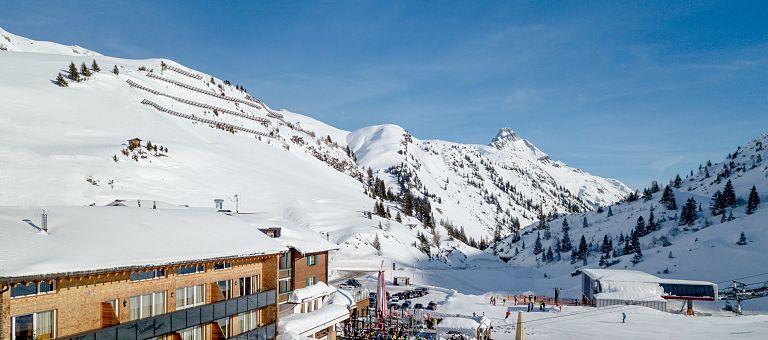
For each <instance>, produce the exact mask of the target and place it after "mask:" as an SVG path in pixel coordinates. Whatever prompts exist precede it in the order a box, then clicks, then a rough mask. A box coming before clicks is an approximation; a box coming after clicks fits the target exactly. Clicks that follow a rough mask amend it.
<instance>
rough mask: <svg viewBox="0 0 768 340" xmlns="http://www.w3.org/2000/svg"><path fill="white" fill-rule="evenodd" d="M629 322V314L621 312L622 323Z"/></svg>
mask: <svg viewBox="0 0 768 340" xmlns="http://www.w3.org/2000/svg"><path fill="white" fill-rule="evenodd" d="M626 322H627V313H624V312H621V323H626Z"/></svg>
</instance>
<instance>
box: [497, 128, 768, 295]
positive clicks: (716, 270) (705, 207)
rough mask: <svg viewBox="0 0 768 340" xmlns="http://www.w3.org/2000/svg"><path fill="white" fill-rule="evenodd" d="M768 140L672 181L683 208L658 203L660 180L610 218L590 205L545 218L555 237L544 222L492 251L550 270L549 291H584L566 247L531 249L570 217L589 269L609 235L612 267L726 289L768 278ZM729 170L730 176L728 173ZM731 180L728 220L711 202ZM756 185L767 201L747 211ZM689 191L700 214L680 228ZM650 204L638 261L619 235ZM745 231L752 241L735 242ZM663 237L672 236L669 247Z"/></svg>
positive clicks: (559, 232) (549, 243) (615, 208)
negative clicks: (546, 256)
mask: <svg viewBox="0 0 768 340" xmlns="http://www.w3.org/2000/svg"><path fill="white" fill-rule="evenodd" d="M766 146H768V134H764V135H762V136H759V137H758V138H756V139H754V140H752V141H750V142H748V143H747V144H745V145H742V146H739V147H738V148H737V149H736V151H734V152H733V153H731V154H730V155H728V156H727V157H726V158H725V159H724V160H723V161H722V162H719V163H714V164H711V165H709V166H707V165H706V163H703V164H702V167H701V169H700V170H699V169H695V170H693V171H692V172H690V173H688V175H687V176H685V175H683V176H682V178H681V183H680V187H679V188H674V186H673V185H672V184H670V188H672V189H673V193H674V196H675V199H676V202H677V206H678V209H677V210H670V209H667V207H666V206H665V205H664V204H661V203H660V202H659V200H660V198H661V196H662V193H663V188H664V186H665V184H662V185H661V188H662V191H660V192H657V193H654V194H653V195H652V198H650V199H649V200H647V201H646V200H645V199H643V198H639V199H638V200H637V201H634V202H622V203H618V204H615V205H612V206H610V211H611V213H612V216H608V211H609V209H608V208H607V207H606V208H605V209H604V210H603V211H602V212H597V211H590V212H587V213H579V214H572V215H567V216H561V217H558V218H555V219H552V220H550V221H548V222H547V226H548V228H549V231H550V233H551V239H549V240H546V239H545V237H544V235H545V232H546V230H545V229H539V228H538V224H534V225H531V228H529V229H527V230H526V232H525V233H523V234H522V235H521V237H520V240H519V241H517V242H514V238H513V237H509V238H507V239H505V240H503V241H501V242H498V243H497V244H494V245H492V247H491V248H490V249H489V252H492V253H496V254H498V255H500V256H503V257H505V258H510V260H509V263H510V264H511V265H512V266H514V267H516V268H528V269H531V270H534V271H536V272H538V275H542V276H543V274H544V273H547V274H548V276H549V278H550V279H549V280H551V281H550V283H547V284H546V287H541V288H543V290H544V291H548V290H549V289H550V288H552V287H555V286H558V285H561V287H562V286H567V287H569V289H570V291H571V294H573V295H575V296H577V297H578V287H577V284H578V282H576V281H577V280H572V279H571V278H570V275H569V274H570V273H572V272H574V271H575V270H576V269H578V268H580V267H582V266H583V261H577V262H576V263H573V264H571V261H570V252H567V253H565V252H564V253H561V258H562V259H561V260H560V261H554V262H552V263H544V262H543V261H542V255H534V254H533V249H534V245H535V242H536V238H537V236H538V235H541V243H542V245H543V250H545V251H546V250H547V249H548V248H550V247H551V248H553V249H554V248H555V243H556V241H557V240H558V239H562V237H563V234H564V232H563V227H562V226H563V220H564V219H567V221H568V224H569V227H570V229H569V235H570V239H571V242H572V244H573V246H574V247H578V244H579V241H580V239H581V237H582V236H584V237H585V240H586V242H587V243H589V244H590V256H589V257H588V258H587V267H589V268H596V267H598V265H599V258H600V255H601V251H600V247H601V244H602V243H603V239H604V236H606V235H607V236H608V239H610V240H612V242H613V247H614V249H618V250H619V252H618V254H616V255H617V256H618V257H616V258H613V257H612V258H610V259H608V261H609V262H613V261H617V263H616V264H614V265H612V266H611V268H619V269H621V268H633V269H638V270H641V271H645V272H648V273H652V274H654V275H657V276H660V277H666V278H680V279H693V280H708V281H711V282H716V283H719V284H720V285H721V287H725V286H728V285H730V284H731V281H730V280H732V279H737V278H742V277H747V276H752V275H756V274H761V275H759V276H755V277H752V278H749V279H747V280H746V282H747V283H749V282H757V281H764V280H767V279H768V276H766V274H765V272H766V271H765V270H764V269H765V265H764V260H763V257H764V256H763V254H764V252H765V249H768V228H766V224H765V221H766V219H768V206H766V203H765V202H766V200H767V199H768V163H765V161H762V159H765V157H768V148H766ZM725 169H728V171H726V170H725ZM726 172H729V173H730V174H729V175H727V176H726ZM707 173H708V174H709V177H707ZM718 175H719V177H720V179H719V180H718ZM728 180H730V181H731V182H732V184H733V187H734V191H735V194H736V198H737V200H736V207H734V208H727V209H726V213H725V215H726V218H725V220H724V221H723V218H722V215H719V216H712V215H711V212H710V209H709V206H710V201H711V197H712V195H713V193H714V192H715V191H717V190H720V191H722V190H723V189H724V187H725V184H726V182H727V181H728ZM752 186H755V187H756V189H757V192H758V194H759V196H760V198H761V200H762V204H761V205H760V206H758V208H757V210H756V211H755V213H754V214H751V215H747V214H746V202H747V199H748V194H749V192H750V189H751V188H752ZM691 197H692V198H694V200H695V201H696V202H697V204H700V206H701V208H702V211H698V212H697V216H698V218H697V219H696V221H695V223H694V224H693V225H683V226H680V225H679V223H678V218H679V215H680V213H681V208H682V206H683V205H684V204H685V202H686V201H687V200H688V199H689V198H691ZM651 208H653V213H654V220H655V221H656V222H657V223H658V224H659V225H660V227H659V228H658V230H656V231H653V232H650V233H649V234H648V235H646V236H643V237H640V238H639V241H640V245H641V249H642V253H643V259H642V262H639V263H637V265H633V264H632V262H631V259H632V257H633V256H634V255H624V256H622V255H621V249H622V248H623V247H624V243H623V242H620V241H619V238H620V237H621V235H624V236H628V235H630V234H631V230H632V229H633V228H634V227H635V226H636V224H637V219H638V217H640V216H642V217H643V219H644V221H645V222H646V224H647V222H648V221H649V217H650V211H651ZM731 213H732V214H733V218H732V220H730V221H729V220H728V219H727V216H728V215H730V214H731ZM585 217H586V220H587V225H588V226H587V227H586V228H585V227H583V220H584V218H585ZM742 232H743V233H744V234H745V236H746V238H747V240H748V243H747V244H746V245H737V244H736V243H737V241H739V236H740V233H742ZM665 240H666V241H668V244H666V246H665ZM523 243H525V248H523ZM670 254H671V256H672V257H671V258H670ZM611 255H613V254H611ZM538 275H537V276H538ZM766 300H767V299H758V300H754V301H750V302H749V304H753V305H756V306H759V307H760V308H762V309H766V308H768V301H766Z"/></svg>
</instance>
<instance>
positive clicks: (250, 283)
mask: <svg viewBox="0 0 768 340" xmlns="http://www.w3.org/2000/svg"><path fill="white" fill-rule="evenodd" d="M239 283H240V296H243V295H248V294H253V293H256V292H258V291H259V289H261V277H260V276H259V275H256V276H246V277H241V278H240V280H239Z"/></svg>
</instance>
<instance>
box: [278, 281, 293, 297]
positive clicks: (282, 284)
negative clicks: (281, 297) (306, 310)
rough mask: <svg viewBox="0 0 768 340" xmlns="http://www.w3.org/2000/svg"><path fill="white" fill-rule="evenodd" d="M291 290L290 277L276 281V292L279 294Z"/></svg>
mask: <svg viewBox="0 0 768 340" xmlns="http://www.w3.org/2000/svg"><path fill="white" fill-rule="evenodd" d="M290 291H291V278H290V277H289V278H286V279H281V280H280V281H278V282H277V292H278V293H280V294H283V293H288V292H290Z"/></svg>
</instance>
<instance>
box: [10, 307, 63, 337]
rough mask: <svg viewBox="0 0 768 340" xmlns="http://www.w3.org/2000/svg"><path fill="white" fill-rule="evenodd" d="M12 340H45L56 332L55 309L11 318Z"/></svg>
mask: <svg viewBox="0 0 768 340" xmlns="http://www.w3.org/2000/svg"><path fill="white" fill-rule="evenodd" d="M11 328H12V329H11V335H12V338H11V339H12V340H32V339H35V340H46V339H53V338H54V337H55V336H56V334H55V332H56V311H54V310H49V311H45V312H38V313H32V314H26V315H19V316H14V317H12V318H11Z"/></svg>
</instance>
